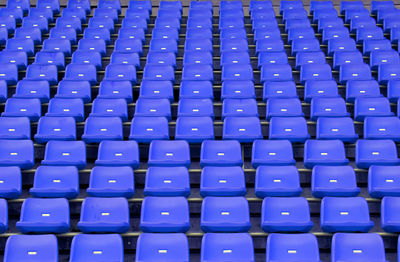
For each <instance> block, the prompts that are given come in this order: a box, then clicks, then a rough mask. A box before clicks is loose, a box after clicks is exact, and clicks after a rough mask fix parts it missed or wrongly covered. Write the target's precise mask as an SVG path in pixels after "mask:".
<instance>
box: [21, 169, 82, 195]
mask: <svg viewBox="0 0 400 262" xmlns="http://www.w3.org/2000/svg"><path fill="white" fill-rule="evenodd" d="M29 193H30V194H31V195H32V196H34V197H63V198H68V199H71V198H75V197H77V196H78V194H79V173H78V169H77V168H76V167H74V166H64V167H62V168H60V167H57V166H39V167H38V168H37V169H36V172H35V178H34V180H33V187H32V188H31V189H30V190H29Z"/></svg>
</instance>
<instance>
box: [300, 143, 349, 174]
mask: <svg viewBox="0 0 400 262" xmlns="http://www.w3.org/2000/svg"><path fill="white" fill-rule="evenodd" d="M348 163H349V160H348V159H347V158H346V152H345V148H344V144H343V142H342V141H341V140H307V141H306V142H305V144H304V166H305V167H306V168H312V167H314V166H315V165H324V166H328V165H331V166H340V165H347V164H348Z"/></svg>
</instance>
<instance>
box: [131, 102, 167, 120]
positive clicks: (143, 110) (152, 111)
mask: <svg viewBox="0 0 400 262" xmlns="http://www.w3.org/2000/svg"><path fill="white" fill-rule="evenodd" d="M138 116H146V117H149V116H151V117H166V118H167V119H168V120H170V119H171V104H170V102H169V100H168V99H148V98H139V99H138V100H137V101H136V106H135V117H138Z"/></svg>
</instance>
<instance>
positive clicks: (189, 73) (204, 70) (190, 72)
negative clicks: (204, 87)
mask: <svg viewBox="0 0 400 262" xmlns="http://www.w3.org/2000/svg"><path fill="white" fill-rule="evenodd" d="M224 68H225V67H224ZM246 73H247V71H246V72H245V73H243V74H246ZM224 77H225V75H224V69H222V79H223V78H224ZM243 77H245V76H243ZM182 81H210V82H213V81H214V74H213V68H212V66H210V65H207V64H206V65H204V64H203V65H201V64H200V65H199V64H191V65H185V66H184V67H183V70H182Z"/></svg>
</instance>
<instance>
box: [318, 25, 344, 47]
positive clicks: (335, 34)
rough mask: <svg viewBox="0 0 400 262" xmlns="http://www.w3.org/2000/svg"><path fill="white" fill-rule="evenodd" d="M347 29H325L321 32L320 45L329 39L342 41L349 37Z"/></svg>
mask: <svg viewBox="0 0 400 262" xmlns="http://www.w3.org/2000/svg"><path fill="white" fill-rule="evenodd" d="M349 34H350V32H349V29H348V28H347V27H344V26H339V27H326V28H324V30H323V31H322V43H324V44H327V43H328V42H329V40H331V39H335V38H338V39H344V38H348V37H349Z"/></svg>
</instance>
